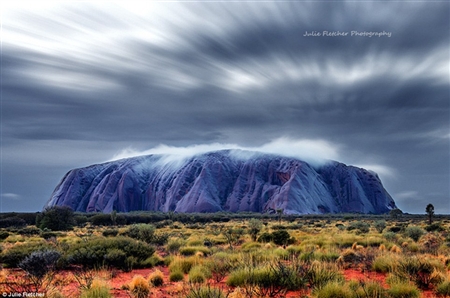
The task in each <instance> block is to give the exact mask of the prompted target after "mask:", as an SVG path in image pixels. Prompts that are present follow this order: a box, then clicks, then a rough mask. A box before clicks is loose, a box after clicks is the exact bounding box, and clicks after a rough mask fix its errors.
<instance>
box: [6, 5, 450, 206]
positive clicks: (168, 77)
mask: <svg viewBox="0 0 450 298" xmlns="http://www.w3.org/2000/svg"><path fill="white" fill-rule="evenodd" d="M1 5H2V7H1V8H2V138H3V143H2V149H3V156H4V157H3V166H4V168H5V169H8V171H9V172H8V175H6V176H5V177H6V178H5V183H4V188H5V190H4V192H5V193H19V192H20V193H21V197H22V199H23V200H24V201H27V202H30V204H28V205H29V206H33V208H34V209H36V208H37V207H34V206H39V205H43V204H44V202H45V201H46V199H47V197H46V196H49V195H50V193H51V191H52V190H53V187H54V186H55V185H56V184H57V182H58V179H59V178H60V177H61V176H62V175H64V173H65V172H67V171H68V170H69V169H70V168H71V167H81V166H86V165H88V164H90V163H96V162H102V161H104V160H108V159H111V157H112V156H114V154H115V153H116V157H119V156H122V157H125V156H131V155H136V154H154V153H155V152H173V154H181V155H182V154H194V153H195V152H203V151H205V150H213V149H219V148H225V147H233V148H244V149H248V150H258V151H262V152H269V153H276V154H284V155H288V156H290V154H294V156H298V157H300V158H305V159H306V158H308V159H310V160H314V159H317V160H320V159H323V158H329V159H337V160H339V161H342V162H345V163H347V164H353V165H360V166H363V167H367V168H368V169H371V170H373V171H375V172H377V173H379V174H380V176H381V178H382V180H383V183H384V184H385V186H386V188H387V189H388V191H390V192H391V193H395V194H402V192H404V191H409V190H411V189H416V191H418V192H419V193H420V194H424V195H423V200H429V201H432V200H434V201H437V204H436V206H437V207H438V206H441V207H438V208H442V210H443V211H441V212H447V213H450V209H448V207H446V205H448V204H447V203H446V201H445V200H448V198H447V199H445V196H443V195H442V193H450V187H449V185H448V181H449V180H450V178H449V177H450V174H449V168H450V167H449V163H450V161H449V157H448V152H449V151H450V148H449V147H450V145H449V143H448V137H449V135H450V132H449V131H450V128H449V127H450V125H449V122H450V119H449V116H448V115H449V113H450V102H449V100H448V99H449V85H450V74H449V65H450V54H449V52H448V44H449V43H450V37H449V36H450V35H449V32H450V25H449V22H448V8H449V5H450V4H449V3H446V2H433V3H425V2H408V3H406V2H405V3H403V2H390V3H387V2H383V3H379V2H354V1H339V2H258V3H252V2H227V3H221V2H190V3H184V2H152V1H147V2H143V1H127V2H123V1H116V2H95V1H94V2H73V1H68V2H48V1H44V2H39V3H38V2H31V1H27V2H24V1H16V2H12V1H7V2H5V1H4V2H2V3H1ZM199 16H201V17H199ZM314 30H315V31H319V32H321V31H323V30H328V31H351V30H359V31H371V32H372V31H375V32H378V31H387V32H390V33H391V37H380V38H378V37H377V38H375V37H372V38H368V37H348V38H347V37H342V38H337V37H304V36H303V34H304V33H305V31H314ZM283 136H288V137H285V138H283ZM123 148H133V149H127V150H128V151H127V150H123ZM148 148H152V149H148ZM24 176H26V177H27V180H26V181H25V180H24V179H23V177H24ZM36 176H39V179H38V180H39V183H37V182H36V181H32V180H33V179H34V178H33V177H36ZM418 177H420V179H419V178H418ZM40 179H43V180H40ZM24 183H25V184H26V185H28V187H26V186H24ZM436 188H438V189H439V193H440V194H441V195H439V196H431V195H429V194H430V193H432V191H433V189H436ZM18 189H19V190H20V191H19V190H18ZM22 190H24V191H23V193H22ZM36 193H39V196H40V197H39V198H36ZM400 198H401V196H400ZM5 200H6V199H5ZM444 201H445V202H444ZM402 202H404V201H401V200H400V204H403V203H402ZM438 203H442V204H441V205H439V204H438ZM14 206H16V207H17V208H19V207H20V206H19V205H14V204H9V205H8V204H6V205H5V206H4V208H5V209H8V210H11V209H14V208H15V207H14ZM400 207H401V208H403V209H409V210H410V211H411V212H414V210H418V212H419V211H420V212H422V209H423V208H422V206H421V203H420V202H418V201H417V202H416V201H415V203H412V204H404V205H400ZM30 208H31V207H30ZM445 208H447V209H445Z"/></svg>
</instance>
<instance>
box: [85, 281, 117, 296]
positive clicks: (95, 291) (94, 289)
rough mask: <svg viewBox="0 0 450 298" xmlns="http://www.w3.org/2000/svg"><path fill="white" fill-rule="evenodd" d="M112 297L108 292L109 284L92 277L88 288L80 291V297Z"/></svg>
mask: <svg viewBox="0 0 450 298" xmlns="http://www.w3.org/2000/svg"><path fill="white" fill-rule="evenodd" d="M110 297H112V295H111V293H110V287H109V285H108V284H107V283H106V282H105V281H103V280H100V279H98V278H94V280H93V281H92V284H91V286H90V287H89V288H86V289H83V290H82V291H81V296H80V298H110Z"/></svg>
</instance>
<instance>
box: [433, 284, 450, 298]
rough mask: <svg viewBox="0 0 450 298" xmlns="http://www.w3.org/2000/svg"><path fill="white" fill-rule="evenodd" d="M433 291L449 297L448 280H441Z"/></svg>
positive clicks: (449, 285)
mask: <svg viewBox="0 0 450 298" xmlns="http://www.w3.org/2000/svg"><path fill="white" fill-rule="evenodd" d="M435 293H436V294H437V295H439V296H444V297H450V280H446V281H443V282H441V283H440V284H438V285H437V286H436V289H435Z"/></svg>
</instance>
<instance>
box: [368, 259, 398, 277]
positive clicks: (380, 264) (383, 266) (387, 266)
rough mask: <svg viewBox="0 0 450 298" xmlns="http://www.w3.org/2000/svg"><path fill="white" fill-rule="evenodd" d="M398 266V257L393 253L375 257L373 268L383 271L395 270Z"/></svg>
mask: <svg viewBox="0 0 450 298" xmlns="http://www.w3.org/2000/svg"><path fill="white" fill-rule="evenodd" d="M397 266H398V257H396V256H395V255H392V254H383V255H380V256H378V257H376V258H375V260H374V261H373V263H372V270H374V271H376V272H381V273H388V272H393V271H394V270H395V269H396V268H397Z"/></svg>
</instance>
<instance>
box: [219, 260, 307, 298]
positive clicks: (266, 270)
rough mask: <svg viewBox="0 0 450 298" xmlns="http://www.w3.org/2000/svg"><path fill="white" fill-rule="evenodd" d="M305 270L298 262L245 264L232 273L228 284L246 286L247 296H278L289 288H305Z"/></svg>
mask: <svg viewBox="0 0 450 298" xmlns="http://www.w3.org/2000/svg"><path fill="white" fill-rule="evenodd" d="M305 272H306V271H305V270H304V268H303V267H302V266H298V264H297V263H291V264H290V265H286V264H283V263H282V262H276V263H274V262H270V263H266V264H264V265H260V266H257V267H252V266H245V267H241V268H238V269H236V270H234V271H232V272H231V273H230V275H229V277H228V278H227V285H229V286H233V287H236V286H239V287H242V288H244V289H245V292H246V294H247V296H252V295H253V294H256V296H257V297H278V295H282V294H285V293H286V291H288V290H299V289H302V288H305V287H306V282H307V280H306V278H305V277H304V275H305Z"/></svg>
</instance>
